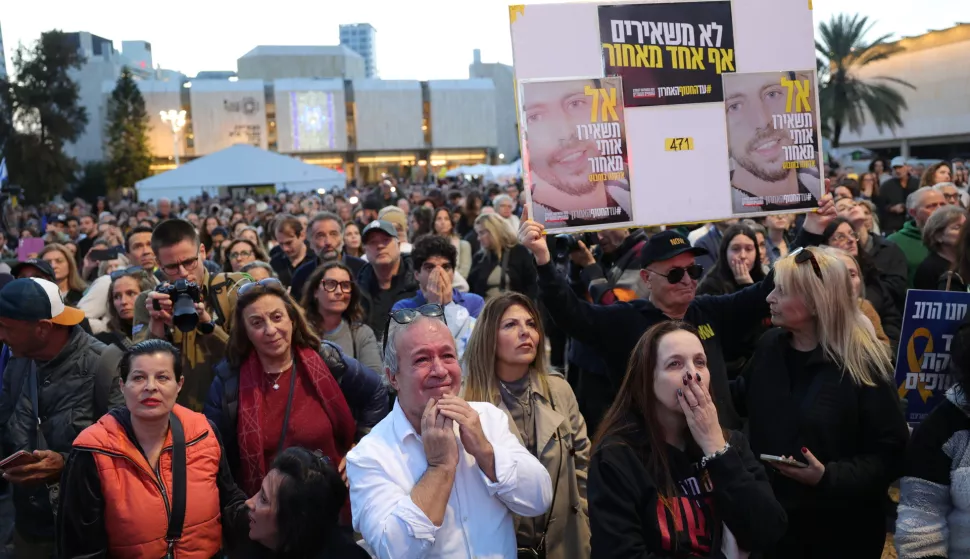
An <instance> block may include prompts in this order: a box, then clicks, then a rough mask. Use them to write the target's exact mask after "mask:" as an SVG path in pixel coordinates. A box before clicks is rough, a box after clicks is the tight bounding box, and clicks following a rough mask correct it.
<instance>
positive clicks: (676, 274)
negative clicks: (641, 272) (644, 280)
mask: <svg viewBox="0 0 970 559" xmlns="http://www.w3.org/2000/svg"><path fill="white" fill-rule="evenodd" d="M647 271H648V272H652V273H654V274H657V275H658V276H663V277H665V278H667V282H668V283H670V284H675V283H680V280H682V279H684V274H687V275H688V276H690V279H692V280H699V279H701V276H702V275H704V266H701V265H700V264H691V265H690V266H684V267H681V268H671V269H669V270H667V273H666V274H664V273H661V272H658V271H656V270H651V269H649V268H648V269H647Z"/></svg>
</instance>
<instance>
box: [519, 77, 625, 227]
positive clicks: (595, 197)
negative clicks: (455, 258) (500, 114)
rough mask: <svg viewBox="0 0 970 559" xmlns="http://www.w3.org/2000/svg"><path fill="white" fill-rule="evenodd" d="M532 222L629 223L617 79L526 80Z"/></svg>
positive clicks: (566, 224)
mask: <svg viewBox="0 0 970 559" xmlns="http://www.w3.org/2000/svg"><path fill="white" fill-rule="evenodd" d="M522 107H523V114H524V118H523V121H524V126H525V131H524V134H525V144H526V153H527V154H528V158H529V169H530V173H531V181H530V182H531V184H532V185H533V188H532V189H530V190H529V191H528V193H527V197H531V207H532V213H530V214H529V215H530V216H532V219H534V220H536V221H538V222H540V223H542V224H544V225H545V226H546V228H547V229H557V230H568V229H588V228H590V227H595V226H603V225H610V226H617V225H621V224H630V223H632V215H631V209H630V183H629V180H628V175H627V161H626V147H625V141H624V133H623V89H622V83H621V80H620V78H590V79H576V80H551V81H550V80H542V81H529V82H523V83H522Z"/></svg>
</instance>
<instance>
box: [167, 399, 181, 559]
mask: <svg viewBox="0 0 970 559" xmlns="http://www.w3.org/2000/svg"><path fill="white" fill-rule="evenodd" d="M169 425H170V426H171V429H172V514H171V516H169V517H168V532H166V534H165V541H166V542H168V552H167V553H166V554H165V557H166V559H174V557H175V544H176V543H178V541H179V540H180V539H182V526H183V524H185V492H186V488H185V486H186V480H185V478H186V473H185V470H186V459H185V431H184V430H183V429H182V422H181V421H179V418H178V417H177V416H176V415H175V414H174V413H170V414H169Z"/></svg>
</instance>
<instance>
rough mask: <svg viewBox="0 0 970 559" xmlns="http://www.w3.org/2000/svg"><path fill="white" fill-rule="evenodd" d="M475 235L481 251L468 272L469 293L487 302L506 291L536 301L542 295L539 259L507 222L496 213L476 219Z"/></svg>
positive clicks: (476, 255)
mask: <svg viewBox="0 0 970 559" xmlns="http://www.w3.org/2000/svg"><path fill="white" fill-rule="evenodd" d="M475 233H476V234H477V235H478V242H479V244H480V245H481V248H480V249H479V251H478V252H477V253H476V254H475V257H474V259H473V260H472V269H471V271H470V272H468V286H469V291H471V292H472V293H474V294H475V295H479V296H481V297H484V298H485V299H486V300H488V299H490V298H492V297H496V296H498V295H500V294H502V293H504V292H505V291H516V292H518V293H521V294H523V295H525V296H526V297H528V298H530V299H533V300H534V299H535V297H536V295H537V292H538V283H537V280H538V275H537V274H538V273H537V272H536V266H535V260H534V259H533V258H532V253H531V252H529V249H527V248H525V247H524V246H523V245H521V244H519V241H518V239H517V238H516V235H515V233H514V232H513V231H512V230H511V229H509V227H508V225H507V224H506V222H505V220H504V219H502V218H501V217H499V216H498V215H496V214H482V215H480V216H478V218H476V219H475Z"/></svg>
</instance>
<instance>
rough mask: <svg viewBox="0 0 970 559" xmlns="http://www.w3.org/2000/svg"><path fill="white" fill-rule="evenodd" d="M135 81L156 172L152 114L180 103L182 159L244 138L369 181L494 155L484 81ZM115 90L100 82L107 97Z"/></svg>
mask: <svg viewBox="0 0 970 559" xmlns="http://www.w3.org/2000/svg"><path fill="white" fill-rule="evenodd" d="M137 83H138V87H139V89H140V90H141V92H142V96H144V98H145V104H146V109H147V111H148V115H149V117H150V119H151V132H150V134H149V143H150V145H151V149H152V153H153V154H154V155H155V165H154V166H153V169H154V170H155V171H156V172H160V171H165V170H169V169H172V168H174V161H173V159H174V158H173V153H174V149H176V148H173V135H172V131H171V128H170V127H169V125H168V124H166V123H164V122H162V120H161V117H160V116H159V112H160V111H163V110H169V109H182V110H185V111H186V117H187V123H186V126H185V128H184V129H183V130H182V131H181V132H180V134H178V135H177V137H175V138H174V139H175V140H176V143H174V145H176V146H177V149H178V150H179V151H178V153H179V156H180V158H181V160H182V161H183V162H184V161H188V160H190V159H193V158H196V157H201V156H204V155H209V154H211V153H215V152H216V151H219V150H221V149H224V148H226V147H229V146H230V145H234V144H240V143H243V144H249V145H253V146H257V147H261V148H263V149H269V150H271V151H278V152H280V153H285V154H288V155H293V156H295V157H299V158H300V159H303V160H304V161H306V162H308V163H313V164H316V165H321V166H324V167H328V168H332V169H336V170H339V171H342V172H344V173H346V174H347V176H348V178H359V179H360V180H361V181H363V182H370V181H374V180H376V179H377V178H379V177H380V176H381V174H382V173H392V174H394V175H397V176H409V177H411V178H414V179H418V180H421V179H427V178H429V177H431V176H432V175H435V176H436V175H437V174H438V173H439V172H440V171H441V170H442V169H445V168H451V167H455V166H457V165H473V164H477V163H490V162H495V161H497V155H498V151H497V143H496V138H497V133H496V128H495V123H496V122H497V119H496V108H495V107H496V104H495V87H494V85H493V84H492V82H491V81H490V80H437V81H436V80H432V81H427V82H420V81H409V80H368V79H359V80H342V79H337V78H326V79H308V78H288V79H277V80H273V81H264V80H244V79H239V80H237V81H228V80H198V79H196V80H191V81H187V82H185V84H182V86H181V87H179V86H177V85H176V84H173V83H169V82H152V81H139V82H137ZM186 85H187V86H189V87H185V86H186ZM112 89H113V84H110V83H107V82H106V83H105V84H104V87H103V90H102V95H103V96H104V97H105V99H107V97H108V96H109V95H110V94H111V90H112Z"/></svg>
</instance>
